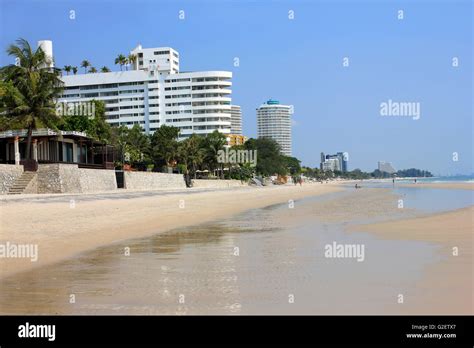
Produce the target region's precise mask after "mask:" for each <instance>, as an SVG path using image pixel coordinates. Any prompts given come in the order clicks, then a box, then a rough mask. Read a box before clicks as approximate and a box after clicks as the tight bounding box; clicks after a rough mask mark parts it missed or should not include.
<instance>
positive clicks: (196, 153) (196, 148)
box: [178, 134, 204, 179]
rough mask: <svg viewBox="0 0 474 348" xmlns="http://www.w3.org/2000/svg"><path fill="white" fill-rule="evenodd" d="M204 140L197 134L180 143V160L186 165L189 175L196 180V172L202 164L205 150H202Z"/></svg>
mask: <svg viewBox="0 0 474 348" xmlns="http://www.w3.org/2000/svg"><path fill="white" fill-rule="evenodd" d="M202 142H203V138H202V137H200V136H199V135H197V134H193V135H191V136H190V137H189V138H187V139H185V140H183V141H182V142H180V143H179V147H178V159H179V161H180V162H181V163H183V164H185V165H186V169H187V170H188V172H189V174H190V175H191V176H193V177H194V178H195V179H196V171H197V169H198V168H199V166H200V165H201V164H202V161H203V158H204V149H203V148H202Z"/></svg>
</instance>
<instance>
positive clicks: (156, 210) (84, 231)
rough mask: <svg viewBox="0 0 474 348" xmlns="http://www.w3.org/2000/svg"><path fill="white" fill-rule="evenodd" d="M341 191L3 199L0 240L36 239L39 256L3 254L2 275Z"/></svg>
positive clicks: (332, 186)
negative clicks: (36, 258) (9, 256)
mask: <svg viewBox="0 0 474 348" xmlns="http://www.w3.org/2000/svg"><path fill="white" fill-rule="evenodd" d="M340 190H342V188H341V187H340V186H338V184H337V183H328V184H306V185H303V186H273V187H260V188H257V187H248V188H236V189H227V190H215V191H205V192H202V191H198V192H196V191H193V190H188V191H181V192H160V191H154V192H153V191H151V192H150V191H148V192H131V193H125V192H121V193H115V194H110V193H109V194H94V195H91V194H87V195H59V196H51V195H49V196H47V197H44V198H42V197H41V195H33V196H26V197H24V198H23V197H20V198H18V197H14V198H11V199H10V198H7V199H4V200H2V201H1V202H0V204H1V206H0V219H1V221H2V224H1V225H0V240H1V241H3V242H4V243H5V242H10V243H17V244H37V245H38V254H39V257H38V260H37V261H36V262H31V260H30V259H18V258H0V278H1V277H5V276H7V275H11V274H13V273H15V272H20V271H25V270H28V269H32V268H34V267H40V266H44V265H47V264H50V263H53V262H56V261H59V260H62V259H66V258H69V257H72V256H74V255H76V254H78V253H81V252H84V251H87V250H91V249H94V248H97V247H100V246H104V245H108V244H111V243H115V242H119V241H123V240H127V239H132V238H139V237H144V236H148V235H152V234H156V233H160V232H165V231H168V230H170V229H173V228H178V227H185V226H191V225H196V224H200V223H204V222H206V221H212V220H215V219H219V218H224V217H227V216H232V215H235V214H238V213H240V212H243V211H245V210H249V209H252V208H260V207H265V206H269V205H272V204H276V203H282V202H288V201H289V200H297V199H300V198H303V197H306V196H314V195H320V194H325V193H330V192H337V191H340ZM71 201H72V202H71Z"/></svg>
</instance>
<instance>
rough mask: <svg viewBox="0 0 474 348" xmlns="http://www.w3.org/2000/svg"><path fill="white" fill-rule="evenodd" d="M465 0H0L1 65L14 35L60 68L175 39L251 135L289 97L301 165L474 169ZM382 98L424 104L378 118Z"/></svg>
mask: <svg viewBox="0 0 474 348" xmlns="http://www.w3.org/2000/svg"><path fill="white" fill-rule="evenodd" d="M472 7H473V5H472V1H470V0H466V1H406V2H403V1H375V0H374V1H199V0H193V1H181V2H179V1H101V0H95V1H57V0H54V1H53V0H50V1H47V0H46V1H24V0H20V1H19V0H14V1H11V0H9V1H6V0H0V47H1V49H2V52H1V53H0V63H1V65H5V64H8V63H10V62H11V59H10V58H8V57H7V56H6V54H5V48H6V47H7V46H8V45H9V44H10V43H12V42H13V41H14V40H15V39H17V38H19V37H23V38H26V39H27V40H29V41H30V42H33V43H36V41H38V40H41V39H49V40H52V41H53V50H54V56H55V61H56V65H57V66H60V67H62V66H64V65H76V66H79V65H80V62H81V60H83V59H88V60H89V61H91V63H92V65H93V66H95V67H96V68H97V69H99V68H100V67H102V66H104V65H106V66H108V67H109V68H111V69H113V70H119V67H118V66H114V59H115V57H116V56H117V54H119V53H124V54H128V52H129V51H130V50H131V49H132V48H134V47H135V46H136V45H137V44H138V43H141V44H142V45H143V47H159V46H171V47H173V48H175V49H176V50H178V52H179V53H180V66H181V70H182V71H190V70H230V71H232V72H233V74H234V78H233V94H232V98H233V103H234V104H238V105H241V106H242V111H243V122H244V134H245V135H247V136H251V137H254V136H255V135H256V115H255V109H256V108H257V107H258V106H259V105H260V104H261V103H262V102H264V101H265V100H267V99H268V98H270V97H272V98H274V99H277V100H280V101H281V102H282V103H284V104H290V105H294V110H295V114H294V126H293V154H294V156H296V157H298V158H299V159H301V160H302V161H303V164H304V165H309V166H319V158H320V152H321V151H324V152H325V153H335V152H337V151H347V152H348V153H349V169H354V168H361V169H362V170H373V169H375V168H376V166H377V161H379V160H384V161H391V162H392V163H393V165H394V167H395V168H396V169H404V168H410V167H416V168H420V169H428V170H430V171H432V172H433V173H434V174H455V173H472V172H473V169H472V163H473V141H472V136H473V133H474V132H473V124H472V115H473V114H472V112H473V90H472V74H473V71H472V55H473V42H472V32H473V24H472V22H473V8H472ZM71 10H74V11H75V19H70V11H71ZM180 10H183V11H184V19H180V17H179V15H180ZM399 10H403V19H402V20H400V19H398V16H399V15H400V13H399ZM290 11H292V12H290ZM181 14H182V13H181ZM236 57H237V58H238V60H239V66H234V62H235V61H236V60H235V58H236ZM344 57H347V58H348V59H349V66H344V65H343V63H344V61H343V59H344ZM454 57H456V58H457V60H458V66H457V67H453V58H454ZM80 71H82V69H80ZM389 100H392V102H413V103H419V104H413V106H416V105H418V106H419V107H420V115H419V119H414V118H417V117H416V116H414V115H412V116H413V117H411V116H409V117H407V116H405V117H402V116H382V115H381V113H380V105H381V103H383V102H388V101H389ZM392 105H393V104H392ZM454 152H456V153H457V156H458V161H453V153H454Z"/></svg>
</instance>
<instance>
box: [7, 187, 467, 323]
mask: <svg viewBox="0 0 474 348" xmlns="http://www.w3.org/2000/svg"><path fill="white" fill-rule="evenodd" d="M318 187H319V188H318ZM303 188H304V186H303ZM334 189H336V190H334ZM338 189H339V187H337V186H336V187H333V188H331V187H330V186H328V185H326V184H325V185H320V184H319V185H316V186H315V187H314V188H307V189H306V190H309V191H313V190H314V192H313V193H314V194H312V195H305V194H304V193H303V192H304V191H305V190H302V188H300V187H286V188H281V187H277V188H275V191H262V192H269V193H272V195H276V194H280V195H282V197H281V199H280V201H281V202H284V203H282V204H276V205H275V204H274V205H268V204H267V205H265V204H264V205H263V206H262V207H260V208H257V209H254V208H250V209H247V210H245V211H242V213H240V214H237V215H236V214H235V213H234V212H232V213H230V214H228V215H225V216H224V215H222V218H220V219H217V220H216V219H211V220H209V221H208V222H205V223H204V222H203V223H200V224H192V225H186V226H182V227H180V228H177V229H171V230H168V231H164V230H163V231H162V230H158V231H154V233H151V234H149V233H146V236H144V237H143V238H137V239H128V240H123V241H121V242H120V241H119V242H116V243H113V244H107V245H104V246H103V247H98V248H96V249H93V250H90V251H86V252H83V253H81V254H79V255H77V256H74V257H68V258H67V259H65V260H61V261H59V262H55V263H53V264H48V265H46V266H44V267H38V268H36V269H32V270H29V271H25V272H21V273H19V274H13V275H10V276H8V277H5V278H3V279H2V282H0V313H3V314H310V315H311V314H313V315H314V314H467V313H469V314H472V306H471V305H472V284H471V282H472V244H471V241H472V239H471V238H472V214H473V209H474V208H473V207H470V208H464V209H460V210H457V211H453V212H449V213H441V214H431V213H428V214H431V215H427V213H426V212H424V211H420V210H417V209H407V208H404V209H399V208H398V207H397V202H398V199H399V196H398V194H396V193H395V192H394V191H392V190H390V189H380V188H364V189H362V190H353V189H347V190H338ZM251 190H252V189H250V190H243V191H242V190H231V191H230V192H224V191H220V192H207V193H205V195H206V198H207V199H210V198H211V197H212V198H213V202H214V203H213V204H214V205H213V206H212V207H213V208H214V209H215V210H217V211H218V212H221V210H219V208H216V206H218V205H219V204H221V205H222V204H224V201H225V200H229V199H230V198H229V195H231V196H232V197H233V199H234V200H235V201H234V202H235V204H237V203H240V200H242V199H244V198H245V197H247V198H248V197H251V198H252V199H253V200H257V201H258V200H259V199H260V200H261V201H262V203H263V202H264V201H267V198H265V197H261V196H259V197H255V195H254V194H252V193H251V194H250V195H249V194H248V193H246V192H245V191H251ZM264 190H266V189H264ZM296 190H300V191H296ZM322 190H324V191H325V192H327V193H328V194H325V195H321V194H319V193H322ZM331 191H332V192H331ZM297 192H299V193H300V194H301V197H300V198H296V196H297V195H296V193H297ZM423 192H424V191H423ZM223 193H224V195H223V196H220V195H222V194H223ZM201 194H202V193H195V194H190V195H189V196H187V197H188V198H191V197H193V196H194V197H196V199H197V197H201V196H202V195H201ZM437 194H439V195H440V196H439V197H438V198H441V197H443V194H444V192H440V191H437ZM288 195H289V196H291V197H292V198H288ZM127 197H128V198H127ZM178 197H179V195H177V194H176V193H170V194H168V195H165V196H163V195H161V196H160V197H156V196H155V195H154V194H152V193H147V194H139V195H136V194H135V195H125V196H116V197H115V198H113V199H112V198H110V197H107V198H104V197H103V196H98V197H94V196H92V197H88V198H84V197H82V198H81V197H78V198H76V208H74V209H77V208H79V207H81V205H83V204H84V205H86V206H89V204H92V205H93V206H95V207H96V205H95V203H97V202H100V203H101V204H104V203H107V204H105V207H108V206H109V205H111V204H112V203H113V202H118V203H122V201H124V200H125V201H128V202H129V204H131V208H130V209H132V210H134V212H135V213H137V211H136V210H135V208H134V206H135V205H136V206H137V207H138V208H140V209H144V208H146V207H143V205H142V204H135V203H141V202H142V200H145V201H147V202H148V201H149V200H151V201H156V200H157V199H158V201H159V202H165V199H170V200H172V201H173V202H174V203H175V204H178V202H177V198H178ZM430 197H432V196H430ZM239 198H241V199H240V200H239ZM295 198H296V199H295ZM288 199H293V200H295V202H294V206H292V207H290V206H289V204H288V203H287V201H288ZM405 199H410V197H408V196H407V197H405ZM438 201H440V200H439V199H435V200H434V202H438ZM25 203H26V202H23V203H22V204H25ZM28 203H29V204H30V203H34V204H35V205H42V206H43V207H44V209H48V210H49V208H48V207H51V206H52V205H57V204H63V205H64V204H67V205H68V209H71V208H69V200H68V198H57V199H50V198H49V199H47V200H46V201H43V202H41V201H36V202H32V201H28ZM188 203H189V202H188V199H185V208H184V209H188V208H191V207H192V209H193V212H196V214H198V213H199V207H198V206H197V204H198V202H197V201H196V202H193V205H192V206H188ZM206 204H211V202H210V201H207V203H206ZM253 204H255V203H253ZM99 206H100V205H99ZM124 210H125V209H124ZM174 210H175V209H168V210H166V211H165V212H163V213H162V215H161V216H162V217H166V215H167V214H176V213H175V212H174ZM154 211H156V209H155V210H154ZM88 213H90V211H88ZM149 213H150V214H151V211H150V212H149ZM217 215H218V214H217ZM182 216H185V214H184V215H182ZM183 220H184V218H183ZM73 236H74V235H73ZM75 238H77V236H75ZM334 241H335V242H337V243H350V244H353V243H361V244H363V245H364V246H365V250H366V254H365V259H364V262H358V261H357V260H355V259H328V258H326V257H325V246H326V245H328V244H330V243H333V242H334ZM94 242H95V241H94ZM452 244H456V246H458V247H459V249H460V255H459V256H457V257H451V259H450V258H449V256H450V255H452V254H450V253H451V251H452ZM56 247H57V245H56ZM124 247H129V248H130V250H131V254H130V256H126V255H124V253H123V250H124ZM236 247H238V248H239V254H238V255H235V248H236ZM40 256H41V255H40ZM400 293H402V294H403V295H404V298H405V302H404V304H398V303H397V295H398V294H400ZM71 294H74V295H75V297H76V302H75V303H70V302H69V300H70V295H71ZM181 296H184V297H183V302H182V303H181V302H180V298H181ZM290 297H294V298H295V301H294V302H289V298H290Z"/></svg>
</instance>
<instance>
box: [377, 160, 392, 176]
mask: <svg viewBox="0 0 474 348" xmlns="http://www.w3.org/2000/svg"><path fill="white" fill-rule="evenodd" d="M378 169H379V170H380V171H381V172H385V173H388V174H393V173H395V172H396V170H395V168H393V166H392V163H391V162H384V161H379V162H378Z"/></svg>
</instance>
